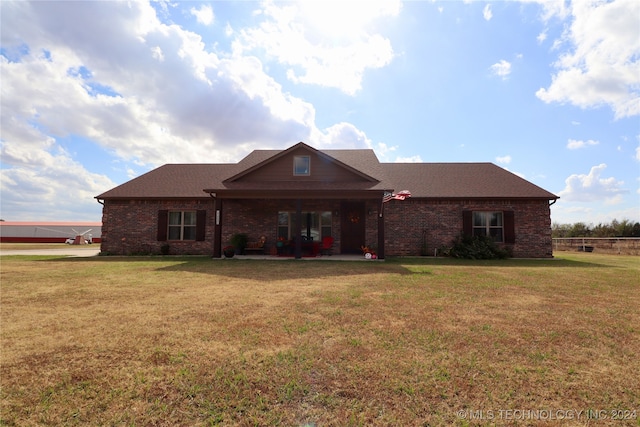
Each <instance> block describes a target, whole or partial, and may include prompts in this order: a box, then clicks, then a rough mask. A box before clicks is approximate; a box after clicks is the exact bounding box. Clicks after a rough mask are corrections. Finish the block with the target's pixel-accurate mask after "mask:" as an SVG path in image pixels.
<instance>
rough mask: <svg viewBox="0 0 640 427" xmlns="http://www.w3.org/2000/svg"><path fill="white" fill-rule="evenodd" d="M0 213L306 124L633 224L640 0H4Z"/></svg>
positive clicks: (568, 218) (559, 217)
mask: <svg viewBox="0 0 640 427" xmlns="http://www.w3.org/2000/svg"><path fill="white" fill-rule="evenodd" d="M0 13H1V15H0V16H1V19H2V22H1V24H2V28H1V45H0V54H1V55H0V66H1V67H2V68H1V71H2V89H1V90H2V92H1V113H2V114H1V135H0V138H1V144H2V145H1V158H0V166H1V170H0V174H1V175H0V183H1V198H0V218H2V219H4V220H8V221H9V220H12V221H19V220H23V221H26V220H36V221H37V220H48V221H99V220H100V219H101V205H99V204H98V203H97V202H96V200H95V199H94V196H96V195H98V194H100V193H102V192H104V191H106V190H108V189H110V188H112V187H115V186H116V185H119V184H121V183H123V182H126V181H128V180H129V179H132V178H134V177H136V176H139V175H140V174H142V173H145V172H147V171H149V170H151V169H153V168H155V167H158V166H160V165H162V164H165V163H226V162H236V161H238V160H240V159H241V158H242V157H244V156H245V155H247V154H248V153H249V152H250V151H251V150H254V149H262V148H275V149H284V148H288V147H289V146H291V145H293V144H295V143H297V142H299V141H304V142H306V143H308V144H310V145H312V146H314V147H316V148H318V149H323V148H331V149H335V148H371V149H373V150H375V152H376V154H377V156H378V158H379V159H380V160H381V161H385V162H493V163H496V164H498V165H499V166H501V167H504V168H506V169H508V170H510V171H512V172H514V173H516V174H518V175H520V176H522V177H524V178H525V179H527V180H529V181H531V182H533V183H535V184H537V185H539V186H541V187H543V188H544V189H546V190H549V191H551V192H553V193H555V194H557V195H559V196H560V197H561V198H560V200H559V201H558V202H557V203H556V204H555V205H553V206H552V210H551V212H552V221H553V222H556V223H574V222H578V221H581V222H585V223H587V224H598V223H600V222H610V221H611V220H613V219H618V220H623V219H629V220H632V221H640V2H637V1H634V0H615V1H609V2H604V1H588V0H580V1H574V2H571V1H565V0H558V1H554V0H545V1H543V2H538V1H535V0H527V1H500V2H482V1H467V2H462V1H460V2H456V1H446V2H437V1H412V2H396V1H392V0H387V1H383V2H375V1H366V2H365V1H362V2H349V1H339V2H330V1H324V2H320V1H317V2H313V1H305V2H224V1H216V2H153V3H148V2H142V1H141V2H115V1H109V2H23V1H20V2H10V1H2V2H0Z"/></svg>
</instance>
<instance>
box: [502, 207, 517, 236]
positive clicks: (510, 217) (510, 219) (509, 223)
mask: <svg viewBox="0 0 640 427" xmlns="http://www.w3.org/2000/svg"><path fill="white" fill-rule="evenodd" d="M502 216H503V217H504V242H505V243H515V242H516V225H515V219H514V216H515V215H514V212H513V211H504V212H502Z"/></svg>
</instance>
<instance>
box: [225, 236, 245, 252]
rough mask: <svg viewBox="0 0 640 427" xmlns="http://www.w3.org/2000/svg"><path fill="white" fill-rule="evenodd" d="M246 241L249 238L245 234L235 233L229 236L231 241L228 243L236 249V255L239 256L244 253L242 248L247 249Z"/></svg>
mask: <svg viewBox="0 0 640 427" xmlns="http://www.w3.org/2000/svg"><path fill="white" fill-rule="evenodd" d="M248 240H249V237H248V236H247V235H246V234H245V233H236V234H234V235H233V236H231V240H230V241H229V242H230V243H231V245H232V246H233V247H234V248H235V249H236V253H237V254H238V255H241V254H243V253H244V248H246V247H247V241H248Z"/></svg>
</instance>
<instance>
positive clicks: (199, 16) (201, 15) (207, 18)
mask: <svg viewBox="0 0 640 427" xmlns="http://www.w3.org/2000/svg"><path fill="white" fill-rule="evenodd" d="M191 14H192V15H193V16H195V17H196V20H197V21H198V22H199V23H200V24H203V25H211V24H212V23H213V19H214V16H213V9H212V8H211V6H210V5H202V6H201V7H200V9H196V8H195V7H192V8H191Z"/></svg>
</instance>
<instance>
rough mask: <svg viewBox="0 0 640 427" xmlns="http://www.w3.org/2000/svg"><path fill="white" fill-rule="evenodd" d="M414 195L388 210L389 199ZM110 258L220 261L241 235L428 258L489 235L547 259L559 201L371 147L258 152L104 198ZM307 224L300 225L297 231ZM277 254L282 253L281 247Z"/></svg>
mask: <svg viewBox="0 0 640 427" xmlns="http://www.w3.org/2000/svg"><path fill="white" fill-rule="evenodd" d="M401 190H408V191H409V192H410V193H411V197H410V198H407V199H405V200H397V199H392V200H390V201H388V202H386V203H383V202H382V200H383V197H384V195H385V194H387V195H388V193H393V192H396V193H397V192H400V191H401ZM96 199H97V200H98V202H100V203H101V204H102V205H103V217H102V224H103V225H102V236H101V237H102V241H101V250H102V252H104V253H113V254H123V253H125V254H127V253H136V252H138V253H139V252H147V253H148V252H152V253H160V252H161V248H162V247H163V246H165V247H166V245H169V248H170V253H171V254H194V255H195V254H199V255H211V256H213V257H214V258H216V257H221V256H222V253H223V248H224V247H225V246H227V245H228V244H229V241H230V239H231V237H232V235H234V234H235V233H245V234H247V235H248V237H249V240H250V241H256V240H258V239H259V238H260V237H262V236H264V237H266V244H265V248H266V253H271V254H273V253H275V246H276V244H277V242H279V241H280V242H286V243H287V244H290V245H291V243H290V242H294V243H293V244H292V245H291V246H289V247H291V248H293V250H292V252H291V253H292V255H293V256H295V257H296V258H299V257H300V256H302V255H303V248H302V243H298V242H301V241H307V242H308V241H316V242H318V241H320V240H321V239H322V238H323V237H325V236H332V237H333V238H334V243H333V247H332V248H333V253H337V254H352V253H354V254H359V253H361V246H363V245H366V246H373V247H375V248H376V250H377V253H378V256H379V257H380V258H384V257H385V255H386V256H404V255H421V254H422V255H425V254H428V255H433V254H434V252H435V250H436V249H438V248H441V247H443V246H447V245H450V244H451V242H452V241H453V240H454V239H455V238H456V237H459V236H460V235H461V234H468V235H474V234H481V235H489V236H492V237H493V238H494V240H495V241H496V242H498V243H499V244H500V245H504V246H508V247H510V248H511V250H512V253H513V256H514V257H534V258H546V257H551V256H552V239H551V215H550V206H551V205H552V204H553V203H555V201H556V200H557V199H558V196H556V195H554V194H552V193H550V192H548V191H546V190H544V189H542V188H540V187H538V186H536V185H534V184H532V183H531V182H528V181H526V180H525V179H522V178H520V177H519V176H517V175H514V174H513V173H511V172H508V171H506V170H504V169H502V168H500V167H498V166H496V165H494V164H491V163H381V162H380V161H378V158H377V157H376V155H375V154H374V152H373V150H369V149H353V150H322V151H320V150H317V149H315V148H313V147H311V146H309V145H307V144H305V143H302V142H300V143H298V144H296V145H293V146H292V147H290V148H288V149H286V150H255V151H253V152H252V153H250V154H249V155H248V156H247V157H245V158H244V159H242V160H240V162H238V163H237V164H167V165H164V166H161V167H159V168H157V169H154V170H152V171H150V172H148V173H146V174H144V175H141V176H139V177H137V178H135V179H132V180H131V181H128V182H126V183H124V184H122V185H120V186H118V187H115V188H113V189H111V190H109V191H107V192H105V193H103V194H100V195H99V196H96ZM296 224H300V226H296ZM280 245H281V244H278V246H280Z"/></svg>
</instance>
